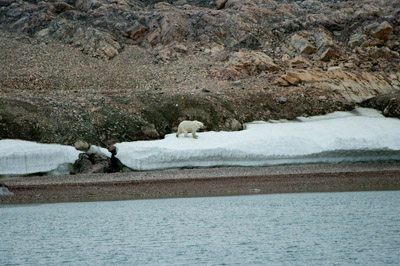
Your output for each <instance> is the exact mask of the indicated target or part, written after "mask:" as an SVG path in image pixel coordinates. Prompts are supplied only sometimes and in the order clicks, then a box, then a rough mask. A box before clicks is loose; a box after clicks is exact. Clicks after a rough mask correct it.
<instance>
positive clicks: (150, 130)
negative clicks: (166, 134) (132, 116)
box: [141, 124, 160, 139]
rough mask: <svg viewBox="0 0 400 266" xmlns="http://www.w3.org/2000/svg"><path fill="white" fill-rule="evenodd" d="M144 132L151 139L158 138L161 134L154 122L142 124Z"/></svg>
mask: <svg viewBox="0 0 400 266" xmlns="http://www.w3.org/2000/svg"><path fill="white" fill-rule="evenodd" d="M141 129H142V133H143V134H144V135H145V136H146V137H148V138H149V139H157V138H158V137H159V136H160V135H159V134H158V132H157V130H156V127H155V125H154V124H150V125H147V126H142V128H141Z"/></svg>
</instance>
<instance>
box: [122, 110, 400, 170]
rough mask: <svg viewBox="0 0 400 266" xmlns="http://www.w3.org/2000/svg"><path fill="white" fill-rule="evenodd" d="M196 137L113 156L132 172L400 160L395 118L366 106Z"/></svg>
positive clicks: (133, 146) (127, 146) (399, 126)
mask: <svg viewBox="0 0 400 266" xmlns="http://www.w3.org/2000/svg"><path fill="white" fill-rule="evenodd" d="M299 121H301V122H299ZM198 136H199V139H193V138H190V137H189V138H176V137H175V135H174V134H169V135H167V136H166V137H165V139H163V140H155V141H136V142H125V143H118V144H116V147H117V150H118V153H117V155H116V157H117V158H118V159H119V160H120V161H121V162H122V163H123V164H125V165H126V166H128V167H129V168H131V169H135V170H153V169H165V168H177V167H214V166H268V165H277V164H289V163H290V164H293V163H296V164H301V163H338V162H354V161H379V160H400V120H399V119H395V118H386V117H384V116H383V115H382V114H380V113H379V112H377V111H375V110H372V109H365V108H359V109H356V110H354V111H352V112H335V113H332V114H328V115H325V116H317V117H310V118H299V119H298V120H297V122H295V121H281V122H277V121H274V123H270V122H262V121H256V122H253V123H248V124H246V125H245V130H243V131H238V132H224V131H222V132H203V133H198Z"/></svg>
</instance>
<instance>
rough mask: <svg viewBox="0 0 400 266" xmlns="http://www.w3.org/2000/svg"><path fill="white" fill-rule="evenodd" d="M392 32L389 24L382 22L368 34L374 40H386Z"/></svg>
mask: <svg viewBox="0 0 400 266" xmlns="http://www.w3.org/2000/svg"><path fill="white" fill-rule="evenodd" d="M392 31H393V27H392V26H391V25H390V24H389V22H387V21H384V22H382V23H381V24H379V25H378V26H377V27H376V28H373V29H372V30H371V32H370V34H371V36H372V37H374V38H376V39H381V40H386V39H387V38H388V37H389V35H390V33H392Z"/></svg>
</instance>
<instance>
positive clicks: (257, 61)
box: [211, 52, 280, 80]
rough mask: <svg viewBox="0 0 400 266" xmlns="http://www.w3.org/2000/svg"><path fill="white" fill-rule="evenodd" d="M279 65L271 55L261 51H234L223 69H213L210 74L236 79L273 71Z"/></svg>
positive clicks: (277, 68)
mask: <svg viewBox="0 0 400 266" xmlns="http://www.w3.org/2000/svg"><path fill="white" fill-rule="evenodd" d="M279 69H280V67H279V66H278V65H277V64H275V63H274V61H273V60H272V58H271V57H269V56H268V55H266V54H265V53H262V52H236V53H234V54H233V55H232V56H231V58H230V59H229V61H228V63H227V64H226V65H225V68H223V69H217V70H214V71H213V72H212V73H211V74H212V75H214V76H217V77H219V78H222V79H229V80H237V79H241V78H246V77H250V76H258V75H259V74H260V73H261V72H264V71H268V72H275V71H277V70H279Z"/></svg>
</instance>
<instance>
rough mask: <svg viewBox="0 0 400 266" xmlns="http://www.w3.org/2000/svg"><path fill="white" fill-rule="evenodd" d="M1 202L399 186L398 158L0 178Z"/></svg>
mask: <svg viewBox="0 0 400 266" xmlns="http://www.w3.org/2000/svg"><path fill="white" fill-rule="evenodd" d="M0 184H2V185H3V186H6V187H8V189H9V191H10V192H12V193H13V194H14V195H12V196H0V203H1V204H29V203H52V202H78V201H109V200H128V199H150V198H171V197H208V196H228V195H249V194H267V193H301V192H328V191H329V192H334V191H336V192H340V191H372V190H399V189H400V162H392V163H354V164H312V165H285V166H273V167H224V168H195V169H170V170H162V171H145V172H142V171H140V172H125V173H114V174H82V175H67V176H29V177H10V178H3V179H0Z"/></svg>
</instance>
